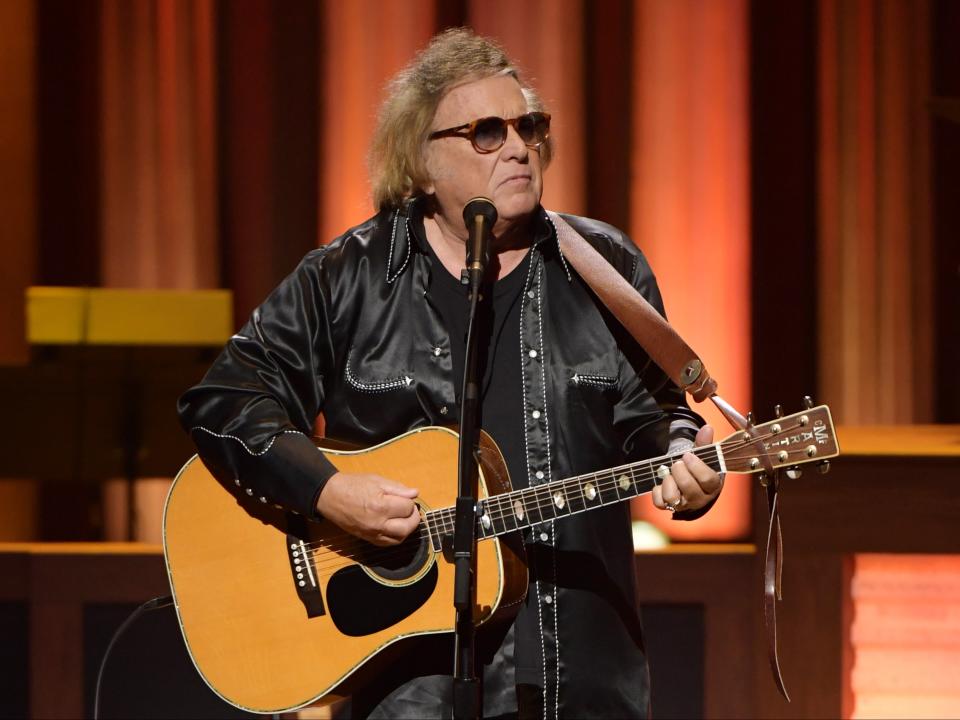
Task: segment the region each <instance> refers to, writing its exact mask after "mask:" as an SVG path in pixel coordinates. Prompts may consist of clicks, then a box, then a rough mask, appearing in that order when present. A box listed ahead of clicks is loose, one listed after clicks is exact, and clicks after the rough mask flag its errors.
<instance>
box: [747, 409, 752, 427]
mask: <svg viewBox="0 0 960 720" xmlns="http://www.w3.org/2000/svg"><path fill="white" fill-rule="evenodd" d="M747 425H753V410H751V411H750V412H748V413H747Z"/></svg>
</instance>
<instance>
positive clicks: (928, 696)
mask: <svg viewBox="0 0 960 720" xmlns="http://www.w3.org/2000/svg"><path fill="white" fill-rule="evenodd" d="M850 594H851V598H852V618H853V623H852V627H851V651H852V653H851V667H850V677H849V682H850V689H851V703H850V715H849V716H850V717H855V718H895V717H903V718H913V717H957V715H958V714H960V555H952V556H940V555H907V556H905V555H857V556H856V558H855V559H854V563H853V576H852V582H851V587H850ZM921 708H922V710H921Z"/></svg>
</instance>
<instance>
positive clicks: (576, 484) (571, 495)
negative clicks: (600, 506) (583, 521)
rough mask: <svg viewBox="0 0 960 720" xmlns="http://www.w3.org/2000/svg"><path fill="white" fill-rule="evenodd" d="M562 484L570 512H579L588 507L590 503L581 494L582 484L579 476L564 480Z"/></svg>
mask: <svg viewBox="0 0 960 720" xmlns="http://www.w3.org/2000/svg"><path fill="white" fill-rule="evenodd" d="M563 486H564V492H565V493H566V495H567V505H568V506H569V508H570V513H571V514H573V513H578V512H581V511H582V510H586V509H587V508H588V507H590V503H588V502H587V498H586V496H585V495H584V494H583V484H582V483H581V482H580V479H579V478H572V479H571V480H568V481H566V482H564V484H563Z"/></svg>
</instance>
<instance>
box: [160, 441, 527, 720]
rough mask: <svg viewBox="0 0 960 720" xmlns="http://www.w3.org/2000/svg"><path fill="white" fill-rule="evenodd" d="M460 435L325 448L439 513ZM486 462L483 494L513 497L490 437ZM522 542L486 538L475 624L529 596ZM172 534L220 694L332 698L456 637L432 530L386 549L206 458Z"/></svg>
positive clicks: (194, 646)
mask: <svg viewBox="0 0 960 720" xmlns="http://www.w3.org/2000/svg"><path fill="white" fill-rule="evenodd" d="M457 442H458V436H457V434H456V433H455V432H454V431H452V430H449V429H446V428H423V429H420V430H414V431H411V432H409V433H406V434H404V435H401V436H400V437H398V438H395V439H393V440H390V441H388V442H386V443H383V444H381V445H378V446H376V447H373V448H370V449H367V450H359V451H340V450H326V449H325V450H324V453H325V454H327V455H328V457H329V458H330V459H331V461H332V462H333V463H334V464H335V465H336V466H337V468H338V469H340V470H342V471H345V472H351V473H374V474H378V475H382V476H384V477H389V478H392V479H394V480H397V481H399V482H402V483H404V484H405V485H408V486H412V487H416V488H418V489H419V491H420V496H419V500H418V502H422V509H423V510H424V511H429V510H433V509H437V508H444V507H450V506H452V505H454V504H455V501H456V479H457ZM479 457H480V462H481V472H480V497H481V498H483V497H487V496H490V495H498V494H500V493H503V492H507V491H509V490H510V481H509V476H508V474H507V471H506V466H505V464H504V462H503V458H502V456H501V454H500V452H499V450H498V449H497V448H496V445H495V444H494V443H493V441H492V440H491V439H490V438H489V437H488V436H485V435H484V436H483V437H482V441H481V448H480V452H479ZM422 527H423V523H421V528H422ZM414 535H415V536H416V535H418V533H417V532H416V531H415V533H414ZM518 540H519V539H518V538H517V537H516V534H513V536H511V535H508V536H505V537H504V538H503V539H502V540H498V539H496V538H494V539H492V542H481V543H478V544H477V552H478V560H477V562H478V566H477V608H476V610H475V617H476V618H477V620H478V624H482V623H487V622H490V621H492V620H495V619H501V618H508V617H510V616H512V614H513V613H515V612H516V609H517V608H518V606H519V603H520V602H521V601H522V600H523V597H524V594H525V592H526V588H527V570H526V565H525V564H524V562H523V560H522V558H521V554H522V544H520V543H519V541H518ZM163 542H164V554H165V557H166V563H167V572H168V574H169V578H170V586H171V589H172V591H173V596H174V600H175V604H176V609H177V615H178V618H179V621H180V626H181V629H182V631H183V636H184V639H185V641H186V644H187V649H188V652H189V654H190V657H191V658H192V660H193V662H194V664H195V665H196V667H197V669H198V670H199V672H200V674H201V675H202V677H203V678H204V680H205V681H206V682H207V684H208V685H209V686H210V687H211V688H212V689H213V690H214V692H216V693H217V694H218V695H219V696H220V697H222V698H223V699H224V700H226V701H227V702H229V703H231V704H232V705H235V706H237V707H239V708H242V709H245V710H249V711H253V712H259V713H277V712H283V711H287V710H292V709H295V708H300V707H304V706H307V705H313V704H320V705H322V704H327V703H330V702H333V701H335V700H338V699H340V698H341V697H344V696H347V695H349V694H351V693H352V692H353V690H354V689H355V688H357V687H362V686H363V685H364V684H365V683H366V682H368V681H369V678H370V677H371V675H372V674H374V673H376V672H377V669H378V668H380V667H382V664H383V663H385V662H390V661H391V660H393V659H396V655H395V653H396V652H400V651H402V649H403V645H404V640H405V639H407V638H411V637H415V636H419V635H427V634H434V633H447V632H453V628H454V619H455V613H454V610H453V605H452V599H453V580H454V568H453V564H452V562H451V560H449V559H448V558H447V557H446V556H445V554H444V553H443V552H438V551H437V550H438V549H437V547H436V546H435V545H434V543H432V542H431V540H430V538H429V537H424V538H422V539H418V538H416V537H413V536H412V537H411V539H410V541H408V542H407V543H405V544H404V545H403V546H401V547H399V548H393V549H391V548H377V547H374V546H372V545H369V544H366V543H364V542H362V541H360V540H358V539H356V538H353V537H352V536H349V535H346V534H345V533H343V531H342V530H340V529H339V528H338V527H337V526H335V525H333V524H332V523H329V522H326V521H322V522H312V521H307V520H306V519H305V518H303V517H301V516H297V515H293V514H290V513H285V512H283V511H281V510H278V509H276V508H275V507H273V506H272V505H269V504H266V503H263V502H261V501H260V500H259V498H255V497H251V498H249V501H247V500H246V499H244V500H243V501H238V500H237V499H236V498H235V497H234V495H233V494H231V493H230V492H228V491H227V490H225V489H224V488H223V487H222V485H221V484H220V483H219V482H218V481H217V480H216V479H215V478H214V477H213V476H212V475H211V474H210V473H209V471H208V470H207V469H206V468H205V467H204V465H203V463H202V462H201V461H200V460H199V459H198V458H197V457H194V458H192V459H191V460H190V461H189V462H188V463H187V464H186V465H185V466H184V468H183V469H182V470H181V471H180V473H179V474H178V475H177V477H176V479H175V480H174V483H173V486H172V487H171V489H170V495H169V497H168V498H167V504H166V508H165V510H164V538H163Z"/></svg>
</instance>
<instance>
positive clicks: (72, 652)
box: [0, 543, 169, 718]
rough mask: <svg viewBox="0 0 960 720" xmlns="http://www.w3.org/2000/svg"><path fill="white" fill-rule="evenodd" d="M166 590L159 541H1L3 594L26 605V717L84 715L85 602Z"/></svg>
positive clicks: (125, 599)
mask: <svg viewBox="0 0 960 720" xmlns="http://www.w3.org/2000/svg"><path fill="white" fill-rule="evenodd" d="M168 592H169V586H168V585H167V581H166V574H165V573H164V571H163V561H162V558H161V556H160V549H159V547H158V546H145V545H115V544H108V543H103V544H93V543H91V544H28V543H6V544H0V598H2V599H4V600H27V601H28V603H29V613H28V614H29V618H30V620H29V642H30V658H29V660H28V662H29V666H30V701H31V707H30V712H31V716H32V717H43V718H75V717H82V716H83V715H84V712H83V707H84V706H83V701H84V687H83V682H84V668H83V642H84V638H83V632H82V626H83V604H84V603H88V602H131V603H140V602H143V601H144V600H147V599H149V598H150V597H154V596H157V595H164V594H167V593H168Z"/></svg>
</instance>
